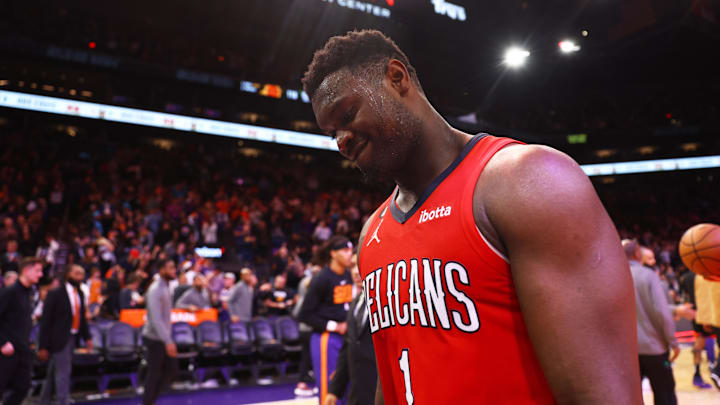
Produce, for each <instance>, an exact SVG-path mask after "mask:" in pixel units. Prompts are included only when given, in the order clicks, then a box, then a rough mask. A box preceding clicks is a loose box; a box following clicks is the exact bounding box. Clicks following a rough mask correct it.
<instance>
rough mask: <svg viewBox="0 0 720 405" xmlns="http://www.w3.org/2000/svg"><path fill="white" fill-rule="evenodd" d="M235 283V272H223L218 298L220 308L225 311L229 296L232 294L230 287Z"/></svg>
mask: <svg viewBox="0 0 720 405" xmlns="http://www.w3.org/2000/svg"><path fill="white" fill-rule="evenodd" d="M234 285H235V273H230V272H228V273H225V274H224V275H223V288H222V290H220V294H219V300H220V303H221V306H222V309H223V310H225V311H227V309H228V302H229V301H230V296H231V295H232V288H233V286H234Z"/></svg>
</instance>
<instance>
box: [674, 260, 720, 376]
mask: <svg viewBox="0 0 720 405" xmlns="http://www.w3.org/2000/svg"><path fill="white" fill-rule="evenodd" d="M695 277H696V275H695V273H694V272H692V271H688V272H686V273H685V274H684V275H683V277H682V278H681V279H680V291H681V292H682V293H683V295H684V297H685V299H687V300H688V302H689V303H690V304H691V305H692V306H693V307H695V303H696V299H695ZM691 321H692V326H693V331H695V342H694V343H693V349H692V351H693V365H694V366H695V373H694V374H693V385H694V386H696V387H698V388H701V389H704V388H711V385H710V384H708V383H706V382H705V381H704V380H703V378H702V376H701V375H700V364H701V363H702V352H703V350H704V349H705V348H706V346H707V345H706V341H707V339H711V340H714V339H713V333H712V327H709V326H705V325H699V324H698V323H697V322H695V318H693V319H692V320H691ZM714 344H715V343H714V342H713V343H712V345H714ZM712 345H710V348H711V349H713V346H712ZM713 354H714V353H713ZM707 355H708V362H709V363H710V370H711V371H712V368H713V367H714V363H715V361H714V360H715V359H713V358H712V357H711V352H710V351H708V352H707Z"/></svg>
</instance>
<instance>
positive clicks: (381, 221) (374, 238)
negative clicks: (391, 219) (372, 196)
mask: <svg viewBox="0 0 720 405" xmlns="http://www.w3.org/2000/svg"><path fill="white" fill-rule="evenodd" d="M384 220H385V218H384V217H383V218H380V223H379V224H378V226H377V228H375V232H374V233H373V235H372V238H370V240H369V241H368V243H367V245H365V246H370V244H371V243H372V241H374V240H376V241H377V243H380V238H378V231H379V230H380V225H382V223H383V221H384Z"/></svg>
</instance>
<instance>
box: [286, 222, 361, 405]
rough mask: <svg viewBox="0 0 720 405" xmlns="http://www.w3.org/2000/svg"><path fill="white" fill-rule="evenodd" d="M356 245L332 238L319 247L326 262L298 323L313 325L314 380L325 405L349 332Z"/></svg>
mask: <svg viewBox="0 0 720 405" xmlns="http://www.w3.org/2000/svg"><path fill="white" fill-rule="evenodd" d="M352 254H353V245H352V242H350V241H349V240H348V239H347V238H346V237H344V236H333V237H331V238H330V239H329V240H328V241H327V242H325V244H324V245H323V246H322V247H321V248H320V251H319V254H318V257H319V259H318V262H319V263H325V267H324V268H323V269H322V270H320V273H318V274H317V276H315V277H313V279H312V281H311V282H310V287H309V288H308V292H307V294H306V295H305V300H304V301H303V305H302V308H301V309H300V315H299V320H300V322H304V323H306V324H308V325H310V326H311V327H312V329H313V334H312V335H311V336H310V354H311V357H312V363H313V369H314V370H315V381H316V382H317V383H319V385H320V405H324V404H325V398H326V397H327V393H328V385H329V383H330V375H331V374H332V373H333V371H335V366H336V364H337V359H338V354H339V353H340V347H342V335H344V334H345V332H346V331H347V323H345V319H346V318H347V313H348V310H349V309H350V302H351V301H352V279H351V278H350V273H349V272H348V271H347V269H348V268H350V266H351V265H352Z"/></svg>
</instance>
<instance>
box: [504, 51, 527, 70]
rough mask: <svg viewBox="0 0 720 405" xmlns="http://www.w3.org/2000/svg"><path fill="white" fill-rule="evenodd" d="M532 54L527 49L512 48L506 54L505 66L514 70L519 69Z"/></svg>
mask: <svg viewBox="0 0 720 405" xmlns="http://www.w3.org/2000/svg"><path fill="white" fill-rule="evenodd" d="M528 56H530V52H528V51H526V50H525V49H521V48H517V47H512V48H509V49H508V50H507V51H506V52H505V64H506V65H508V66H509V67H512V68H517V67H520V66H522V65H524V64H525V61H526V60H527V58H528Z"/></svg>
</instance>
